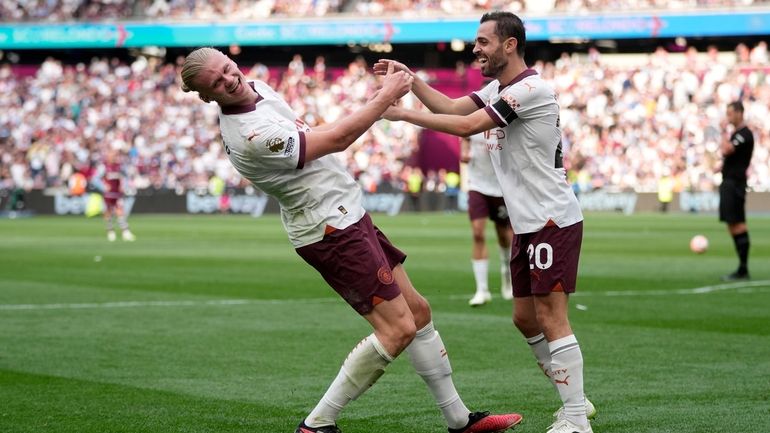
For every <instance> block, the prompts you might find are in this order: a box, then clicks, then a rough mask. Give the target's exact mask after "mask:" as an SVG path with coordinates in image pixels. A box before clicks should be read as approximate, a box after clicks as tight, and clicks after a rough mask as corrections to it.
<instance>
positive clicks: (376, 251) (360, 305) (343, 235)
mask: <svg viewBox="0 0 770 433" xmlns="http://www.w3.org/2000/svg"><path fill="white" fill-rule="evenodd" d="M327 232H328V233H327V234H326V235H325V236H324V237H323V239H322V240H320V241H318V242H316V243H313V244H310V245H305V246H303V247H299V248H297V250H296V251H297V254H299V256H300V257H302V258H303V259H304V260H305V261H306V262H307V263H308V264H310V265H311V266H312V267H314V268H315V269H316V270H317V271H318V272H319V273H320V274H321V276H322V277H323V278H324V280H326V282H327V283H329V285H330V286H331V287H332V288H333V289H334V290H335V291H336V292H337V293H339V295H340V296H342V299H344V300H345V301H346V302H347V303H348V304H350V306H351V307H353V309H355V310H356V311H357V312H358V314H361V315H365V314H368V313H370V312H371V311H372V309H373V308H374V306H375V305H377V304H378V303H379V302H382V301H383V300H385V301H390V300H392V299H393V298H395V297H396V296H398V295H400V294H401V289H400V288H399V287H398V284H396V282H395V280H394V278H393V272H392V269H393V268H394V267H396V265H398V264H400V263H403V262H404V260H406V254H404V253H403V252H401V250H399V249H398V248H396V247H395V246H393V244H391V243H390V241H389V240H388V238H387V237H385V235H384V234H383V233H382V232H381V231H380V229H378V228H377V227H376V226H375V225H374V224H372V219H371V218H370V217H369V214H365V215H364V217H363V218H361V220H360V221H358V222H357V223H355V224H353V225H351V226H349V227H347V228H344V229H342V230H331V231H328V230H327Z"/></svg>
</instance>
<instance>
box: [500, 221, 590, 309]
mask: <svg viewBox="0 0 770 433" xmlns="http://www.w3.org/2000/svg"><path fill="white" fill-rule="evenodd" d="M582 242H583V222H582V221H580V222H578V223H575V224H573V225H571V226H567V227H563V228H560V227H558V226H556V225H555V224H553V223H551V222H550V221H549V224H546V226H545V227H543V228H542V229H541V230H540V231H538V232H534V233H524V234H520V235H514V236H513V245H512V246H511V280H512V282H513V296H516V297H524V296H531V295H533V294H534V295H547V294H549V293H551V292H564V293H574V292H575V284H576V281H577V271H578V260H579V259H580V246H581V244H582Z"/></svg>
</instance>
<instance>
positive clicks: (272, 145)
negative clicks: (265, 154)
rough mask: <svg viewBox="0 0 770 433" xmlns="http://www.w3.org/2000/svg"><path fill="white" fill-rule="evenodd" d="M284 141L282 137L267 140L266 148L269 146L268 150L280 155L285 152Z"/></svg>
mask: <svg viewBox="0 0 770 433" xmlns="http://www.w3.org/2000/svg"><path fill="white" fill-rule="evenodd" d="M283 145H284V143H283V139H282V138H280V137H275V138H271V139H269V140H267V143H265V146H267V149H268V150H270V151H271V152H273V153H278V152H280V151H282V150H283Z"/></svg>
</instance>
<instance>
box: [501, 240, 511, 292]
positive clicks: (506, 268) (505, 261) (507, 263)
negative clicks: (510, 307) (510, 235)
mask: <svg viewBox="0 0 770 433" xmlns="http://www.w3.org/2000/svg"><path fill="white" fill-rule="evenodd" d="M500 287H502V288H504V289H506V290H507V289H509V288H512V287H513V285H512V284H511V247H508V248H504V247H500ZM511 290H512V289H511ZM511 296H513V293H511Z"/></svg>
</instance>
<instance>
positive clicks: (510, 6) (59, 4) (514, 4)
mask: <svg viewBox="0 0 770 433" xmlns="http://www.w3.org/2000/svg"><path fill="white" fill-rule="evenodd" d="M767 4H770V1H769V0H472V1H466V0H442V1H438V0H347V1H346V0H322V1H312V0H258V1H252V0H140V1H127V0H49V1H46V2H42V1H33V0H2V1H0V22H6V21H8V22H10V21H43V22H61V21H71V20H91V21H99V20H112V19H126V20H128V19H176V20H179V19H182V20H211V19H216V20H247V19H257V18H268V17H271V18H276V17H288V18H299V17H321V16H327V15H332V14H341V13H347V14H355V15H364V16H381V15H403V14H408V15H410V16H414V15H437V14H448V15H462V14H469V13H480V12H484V11H490V10H507V11H510V12H514V13H517V14H518V13H520V14H528V15H531V14H550V13H563V14H586V13H592V12H596V11H613V10H621V11H640V10H670V11H681V10H692V9H708V8H722V9H724V8H737V7H741V8H745V7H749V6H761V5H767Z"/></svg>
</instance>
